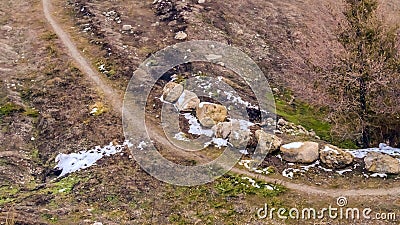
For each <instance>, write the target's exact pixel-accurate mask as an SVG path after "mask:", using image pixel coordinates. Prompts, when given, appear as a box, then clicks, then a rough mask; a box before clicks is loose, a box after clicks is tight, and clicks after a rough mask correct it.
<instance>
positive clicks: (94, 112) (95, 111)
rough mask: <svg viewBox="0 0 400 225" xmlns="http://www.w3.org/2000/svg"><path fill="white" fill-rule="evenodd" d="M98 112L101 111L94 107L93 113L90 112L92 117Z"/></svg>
mask: <svg viewBox="0 0 400 225" xmlns="http://www.w3.org/2000/svg"><path fill="white" fill-rule="evenodd" d="M97 111H99V109H98V108H97V107H94V108H93V109H92V111H90V113H89V114H90V115H94V114H96V113H97Z"/></svg>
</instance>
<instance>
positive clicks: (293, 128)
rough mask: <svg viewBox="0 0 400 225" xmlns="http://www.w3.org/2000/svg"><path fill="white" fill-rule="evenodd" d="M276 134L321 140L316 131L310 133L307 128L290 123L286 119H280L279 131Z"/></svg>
mask: <svg viewBox="0 0 400 225" xmlns="http://www.w3.org/2000/svg"><path fill="white" fill-rule="evenodd" d="M275 133H276V134H289V135H293V136H298V135H300V136H301V135H303V136H310V137H313V138H316V139H320V137H318V136H317V134H316V133H315V131H313V130H310V131H308V130H307V129H306V128H304V127H303V126H301V125H297V124H294V123H290V122H288V121H286V120H284V119H282V118H281V119H279V120H278V123H277V130H276V131H275Z"/></svg>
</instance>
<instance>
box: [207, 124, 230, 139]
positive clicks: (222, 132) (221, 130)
mask: <svg viewBox="0 0 400 225" xmlns="http://www.w3.org/2000/svg"><path fill="white" fill-rule="evenodd" d="M211 130H212V131H213V132H214V135H215V137H216V138H223V139H226V138H228V136H229V134H231V132H232V122H221V123H218V124H217V125H215V126H213V127H212V128H211Z"/></svg>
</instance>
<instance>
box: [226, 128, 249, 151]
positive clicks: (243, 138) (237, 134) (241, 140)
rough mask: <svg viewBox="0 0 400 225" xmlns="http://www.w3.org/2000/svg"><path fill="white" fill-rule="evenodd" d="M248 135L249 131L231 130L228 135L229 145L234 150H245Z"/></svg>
mask: <svg viewBox="0 0 400 225" xmlns="http://www.w3.org/2000/svg"><path fill="white" fill-rule="evenodd" d="M250 135H251V132H250V130H240V129H233V130H232V132H231V134H230V135H229V143H231V144H232V146H233V147H235V148H246V146H247V143H248V142H249V141H250Z"/></svg>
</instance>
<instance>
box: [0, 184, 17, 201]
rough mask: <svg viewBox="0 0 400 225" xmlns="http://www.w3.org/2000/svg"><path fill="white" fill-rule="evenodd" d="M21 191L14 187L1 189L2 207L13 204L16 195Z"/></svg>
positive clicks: (0, 199)
mask: <svg viewBox="0 0 400 225" xmlns="http://www.w3.org/2000/svg"><path fill="white" fill-rule="evenodd" d="M18 192H19V189H18V188H15V187H12V186H3V187H1V188H0V206H1V205H4V204H7V203H10V202H13V201H14V200H15V195H16V194H18Z"/></svg>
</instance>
